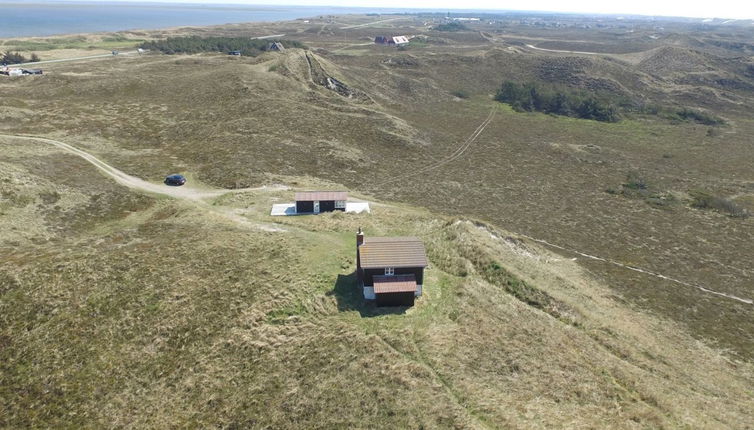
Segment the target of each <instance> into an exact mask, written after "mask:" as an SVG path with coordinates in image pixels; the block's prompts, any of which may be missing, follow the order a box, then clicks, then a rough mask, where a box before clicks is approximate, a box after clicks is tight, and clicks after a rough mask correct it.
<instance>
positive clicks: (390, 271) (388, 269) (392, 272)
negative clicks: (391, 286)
mask: <svg viewBox="0 0 754 430" xmlns="http://www.w3.org/2000/svg"><path fill="white" fill-rule="evenodd" d="M393 275H395V267H386V268H385V276H393Z"/></svg>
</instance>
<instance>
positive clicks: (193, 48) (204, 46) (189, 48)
mask: <svg viewBox="0 0 754 430" xmlns="http://www.w3.org/2000/svg"><path fill="white" fill-rule="evenodd" d="M271 42H272V41H271V40H265V39H251V38H248V37H199V36H182V37H168V38H167V39H163V40H154V41H149V42H144V43H142V44H141V45H140V46H139V47H140V48H143V49H150V50H156V51H160V52H163V53H165V54H198V53H200V52H231V51H240V52H241V55H246V56H250V57H255V56H257V55H259V54H261V53H262V52H265V51H267V50H268V48H269V45H270V43H271ZM279 42H281V43H282V44H283V46H285V47H286V48H305V46H304V45H303V44H302V43H301V42H298V41H295V40H280V41H279Z"/></svg>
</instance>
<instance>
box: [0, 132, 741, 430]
mask: <svg viewBox="0 0 754 430" xmlns="http://www.w3.org/2000/svg"><path fill="white" fill-rule="evenodd" d="M2 146H3V148H4V150H5V151H6V153H10V154H12V159H11V160H12V161H13V163H12V165H13V166H15V167H13V168H12V169H11V168H9V167H8V166H9V165H11V164H10V163H8V162H4V163H3V164H2V167H3V176H2V183H3V193H4V195H9V194H11V193H12V194H13V195H15V196H24V198H23V199H20V197H17V198H16V199H15V200H14V201H15V203H14V204H13V205H5V206H4V207H3V217H2V218H1V219H0V222H2V224H1V225H2V227H3V231H13V230H14V225H16V226H18V224H17V223H18V221H17V220H19V219H34V220H38V226H37V230H36V232H37V233H36V234H35V235H34V236H31V237H28V238H21V237H18V238H14V239H11V240H10V241H9V240H8V239H7V238H5V239H4V241H3V243H2V247H3V253H4V255H6V258H5V259H4V261H3V264H2V266H1V268H0V276H2V279H3V289H2V301H1V302H0V304H1V306H2V309H0V310H2V312H0V315H2V316H1V317H0V324H1V325H0V327H2V332H0V334H1V335H2V336H1V337H0V339H2V342H3V348H2V350H0V358H1V359H2V360H0V363H2V365H1V366H2V372H1V373H0V374H1V375H2V384H0V387H2V388H0V390H2V391H0V393H1V394H2V396H0V397H2V399H3V403H2V408H3V414H2V418H1V420H2V421H0V424H2V425H3V426H4V427H10V428H18V427H48V426H52V427H66V426H75V427H78V426H105V425H107V426H110V425H115V426H124V427H163V426H189V427H215V426H221V427H267V426H273V427H316V428H332V427H354V426H356V427H361V426H364V425H365V423H370V425H375V426H380V427H422V426H423V427H429V428H431V427H461V428H485V427H498V426H511V427H519V426H520V427H552V426H561V425H565V424H567V423H573V422H579V423H581V424H583V425H592V426H599V427H605V426H607V427H626V426H627V424H628V426H629V427H631V426H633V427H683V426H691V427H708V426H716V425H723V426H728V427H740V426H744V425H745V423H747V422H749V421H750V418H751V416H750V413H751V411H750V409H749V408H748V406H749V405H750V404H751V402H752V400H754V399H752V397H751V392H750V390H749V388H748V387H750V386H751V383H752V377H753V374H752V370H753V369H752V368H751V366H750V365H749V364H743V363H738V364H734V363H733V362H731V361H730V360H728V359H727V358H726V357H724V356H723V355H721V354H720V353H719V352H717V351H714V350H712V349H710V348H709V347H707V346H705V345H703V344H701V343H699V342H697V341H696V340H694V339H693V338H692V337H691V336H689V335H687V334H685V331H684V330H683V329H680V328H679V327H678V326H677V325H676V324H675V323H673V322H671V321H668V320H663V319H659V318H657V317H655V316H652V315H650V314H648V313H644V312H639V311H637V310H635V309H633V308H632V307H630V306H628V305H627V304H626V303H625V302H624V301H622V300H616V299H615V295H614V293H613V292H611V290H610V289H609V288H608V287H606V286H605V285H604V284H602V283H601V282H599V281H598V280H596V279H594V278H593V277H592V276H591V275H590V274H589V273H588V272H586V271H584V270H583V269H582V268H580V267H579V265H578V264H577V263H576V262H573V261H571V260H570V259H566V258H563V257H562V256H559V255H557V254H553V253H551V252H550V251H547V250H545V249H543V248H541V247H539V246H537V245H536V244H534V243H532V242H530V241H527V240H526V239H522V238H520V237H517V236H515V235H511V234H510V233H507V232H505V231H503V230H500V229H497V228H494V227H492V226H490V225H486V224H483V223H479V222H476V221H473V220H467V219H463V218H456V217H444V216H438V215H435V214H431V213H429V212H427V211H424V210H417V209H413V208H411V207H408V206H405V205H393V204H385V203H382V204H375V205H374V207H373V209H374V213H373V214H372V215H343V214H334V215H322V216H318V217H296V218H291V219H285V220H283V221H282V223H279V224H278V228H277V230H278V231H272V232H271V231H267V230H266V229H264V228H262V226H264V225H266V224H268V222H269V221H268V217H267V216H266V213H267V211H268V209H269V206H270V204H271V203H272V202H274V201H280V199H285V198H290V191H280V190H277V191H276V190H274V189H271V190H260V191H256V192H248V193H243V194H234V195H226V196H223V197H218V198H216V199H213V200H210V201H208V202H207V203H208V205H196V204H195V203H192V202H189V201H180V200H173V199H168V198H157V197H149V196H146V195H141V194H138V193H134V192H132V191H129V190H127V189H125V188H122V187H120V186H111V185H110V184H109V182H108V181H109V179H108V178H105V177H104V176H101V175H100V174H98V173H97V172H96V171H95V170H94V168H93V167H92V166H90V165H88V164H86V163H85V162H84V161H82V160H81V159H78V158H76V157H73V156H60V155H59V154H56V150H55V149H51V148H47V147H36V146H34V145H29V144H28V143H22V142H20V141H17V140H13V139H3V140H2ZM22 161H26V162H28V164H27V163H20V162H22ZM20 165H28V166H29V167H28V168H19V167H18V166H20ZM47 171H64V172H68V173H67V174H66V177H65V178H60V179H58V180H56V181H52V180H51V179H52V178H49V177H47V176H46V175H45V174H44V173H42V174H40V172H47ZM279 179H281V180H282V179H284V178H279ZM292 180H294V178H288V181H292ZM297 181H299V182H298V185H299V186H304V187H315V186H317V185H320V186H325V185H327V184H316V183H313V182H308V181H310V180H309V179H303V178H301V179H298V180H297ZM103 185H104V188H103ZM329 186H333V185H332V184H330V185H329ZM55 193H57V195H58V196H59V198H58V199H57V200H55V201H53V199H52V198H50V197H49V196H50V195H51V194H55ZM124 201H130V202H131V203H130V204H129V205H128V206H127V207H122V206H120V205H122V202H124ZM86 202H92V203H93V204H95V203H96V206H97V207H98V208H99V211H100V212H99V213H96V214H94V213H91V214H87V215H84V214H79V215H77V212H75V209H73V208H75V207H80V206H85V205H86ZM56 206H59V207H60V208H72V209H67V210H66V211H65V212H64V213H65V215H66V218H71V219H74V220H75V221H76V222H74V223H72V224H71V225H70V227H66V228H60V226H61V224H60V223H59V222H58V220H57V218H55V214H56V213H57V212H58V211H59V210H56V209H55V207H56ZM72 210H73V212H72ZM24 214H25V215H24ZM228 214H234V215H236V216H240V217H241V219H242V220H243V222H239V219H238V218H235V217H229V216H228ZM359 226H361V227H362V228H364V229H365V231H367V233H368V234H370V235H394V234H411V235H418V236H420V237H421V238H422V239H423V240H424V241H425V243H426V245H427V249H428V254H429V257H430V269H429V272H428V280H427V282H426V283H425V285H426V289H425V295H424V296H423V297H422V298H421V300H419V301H418V302H417V305H416V306H415V307H414V308H411V309H407V310H406V309H376V308H374V307H373V306H371V305H365V304H364V302H363V301H362V300H361V298H360V297H359V293H358V291H357V290H356V289H355V279H354V275H353V270H354V245H355V235H354V232H355V231H356V229H357V227H359ZM31 256H33V258H30V257H31Z"/></svg>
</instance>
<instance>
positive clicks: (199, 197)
mask: <svg viewBox="0 0 754 430" xmlns="http://www.w3.org/2000/svg"><path fill="white" fill-rule="evenodd" d="M0 137H5V138H9V139H18V140H27V141H35V142H42V143H47V144H49V145H53V146H55V147H58V148H60V149H62V150H64V151H66V152H69V153H71V154H74V155H77V156H79V157H81V158H83V159H84V160H86V161H88V162H89V163H91V164H93V165H94V166H95V167H96V168H97V169H99V170H100V171H101V172H102V173H104V174H105V175H107V176H109V177H111V178H112V179H114V180H115V181H116V182H117V183H119V184H121V185H123V186H126V187H128V188H131V189H134V190H138V191H143V192H147V193H152V194H160V195H164V196H169V197H173V198H176V199H182V200H190V201H193V202H195V203H196V204H197V205H199V206H202V207H205V208H207V209H209V210H211V211H213V212H217V213H219V214H221V215H223V216H224V217H226V218H228V219H230V220H231V221H233V222H236V223H239V224H244V225H248V226H253V227H255V228H259V229H261V230H265V231H285V230H283V229H281V228H279V227H277V226H274V225H270V224H257V223H253V222H252V221H251V220H249V219H248V218H245V217H242V216H240V215H237V214H235V213H233V212H232V211H231V210H225V209H223V208H221V207H215V206H212V205H210V204H209V203H207V202H204V201H203V200H204V199H209V198H213V197H218V196H221V195H223V194H229V193H243V192H247V191H260V190H271V191H274V190H283V189H288V187H286V186H283V185H278V186H271V187H268V186H262V187H257V188H238V189H234V190H223V189H198V188H192V187H191V186H188V185H183V186H180V187H171V186H168V185H164V184H155V183H152V182H147V181H145V180H143V179H140V178H137V177H135V176H131V175H129V174H127V173H124V172H122V171H120V170H118V169H116V168H115V167H113V166H111V165H109V164H107V163H105V162H104V161H102V160H100V159H99V158H97V157H95V156H94V155H92V154H89V153H88V152H85V151H82V150H80V149H78V148H75V147H73V146H71V145H69V144H67V143H65V142H61V141H59V140H54V139H48V138H45V137H36V136H24V135H13V134H0Z"/></svg>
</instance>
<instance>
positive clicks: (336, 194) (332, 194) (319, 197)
mask: <svg viewBox="0 0 754 430" xmlns="http://www.w3.org/2000/svg"><path fill="white" fill-rule="evenodd" d="M295 200H296V201H297V202H313V201H323V200H348V193H347V192H345V191H299V192H297V193H296V197H295Z"/></svg>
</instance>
